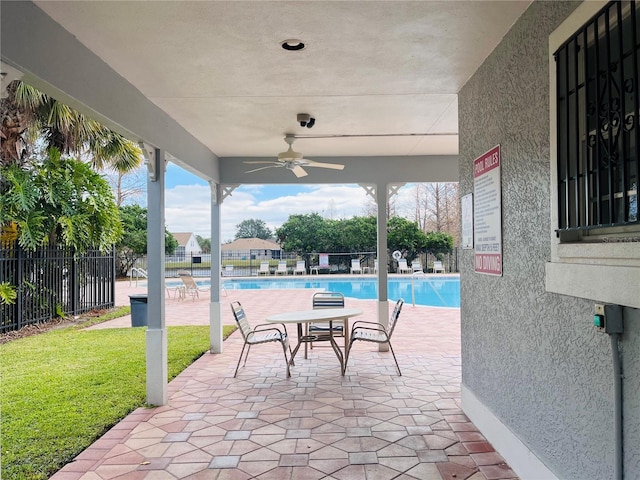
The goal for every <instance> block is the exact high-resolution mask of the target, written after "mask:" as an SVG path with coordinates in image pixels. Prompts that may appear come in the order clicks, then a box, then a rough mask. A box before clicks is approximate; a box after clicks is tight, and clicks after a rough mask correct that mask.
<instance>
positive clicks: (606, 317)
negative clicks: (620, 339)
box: [593, 303, 623, 333]
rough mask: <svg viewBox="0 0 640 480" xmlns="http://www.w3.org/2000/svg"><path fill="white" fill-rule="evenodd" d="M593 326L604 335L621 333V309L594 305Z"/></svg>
mask: <svg viewBox="0 0 640 480" xmlns="http://www.w3.org/2000/svg"><path fill="white" fill-rule="evenodd" d="M593 325H594V326H595V327H596V328H597V329H598V330H599V331H601V332H604V333H622V331H623V328H622V307H621V306H620V305H608V304H600V303H596V305H595V312H594V314H593Z"/></svg>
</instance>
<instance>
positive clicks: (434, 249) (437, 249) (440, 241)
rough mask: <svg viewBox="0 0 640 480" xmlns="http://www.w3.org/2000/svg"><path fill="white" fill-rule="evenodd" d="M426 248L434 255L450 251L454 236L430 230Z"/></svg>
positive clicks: (427, 235)
mask: <svg viewBox="0 0 640 480" xmlns="http://www.w3.org/2000/svg"><path fill="white" fill-rule="evenodd" d="M426 237H427V238H426V245H425V249H426V250H427V251H428V252H431V253H433V254H434V255H439V254H441V253H447V252H450V251H451V249H452V248H453V237H452V236H451V235H449V234H448V233H445V232H428V233H427V234H426Z"/></svg>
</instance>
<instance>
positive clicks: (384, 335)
mask: <svg viewBox="0 0 640 480" xmlns="http://www.w3.org/2000/svg"><path fill="white" fill-rule="evenodd" d="M402 305H404V300H403V299H402V298H401V299H399V300H398V301H397V302H396V306H395V308H394V309H393V313H392V314H391V318H390V319H389V325H388V326H387V327H386V328H385V327H384V325H382V324H381V323H378V322H365V321H362V320H360V321H357V322H354V323H353V325H352V326H351V334H350V335H349V348H347V358H346V359H345V361H344V369H345V371H346V370H347V364H348V363H349V355H350V354H351V349H352V347H353V342H356V341H358V340H362V341H364V342H373V343H388V344H389V350H391V355H393V360H394V361H395V362H396V368H397V369H398V375H400V376H402V372H401V371H400V366H399V365H398V359H397V358H396V354H395V353H394V351H393V347H392V346H391V335H393V330H394V329H395V327H396V323H397V322H398V317H399V316H400V311H401V310H402Z"/></svg>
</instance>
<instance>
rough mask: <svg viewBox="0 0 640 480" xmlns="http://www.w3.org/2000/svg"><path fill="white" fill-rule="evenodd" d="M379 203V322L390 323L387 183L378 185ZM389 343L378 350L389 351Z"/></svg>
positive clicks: (382, 344) (376, 195)
mask: <svg viewBox="0 0 640 480" xmlns="http://www.w3.org/2000/svg"><path fill="white" fill-rule="evenodd" d="M375 199H376V203H377V205H378V222H377V225H378V242H377V243H378V253H377V255H378V322H380V323H381V324H382V325H384V326H385V327H386V326H387V325H389V298H388V289H387V263H388V259H387V201H388V195H387V185H386V184H383V185H380V184H379V185H378V186H377V189H376V192H375ZM388 350H389V345H388V344H386V343H381V344H380V345H379V346H378V351H380V352H387V351H388Z"/></svg>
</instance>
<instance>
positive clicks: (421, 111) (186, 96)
mask: <svg viewBox="0 0 640 480" xmlns="http://www.w3.org/2000/svg"><path fill="white" fill-rule="evenodd" d="M529 3H530V2H529V1H495V2H494V1H445V2H431V1H415V2H405V1H363V2H357V1H354V2H352V1H278V2H270V1H253V2H246V1H227V2H224V1H194V2H190V1H164V2H158V1H131V2H128V1H119V2H113V1H106V2H103V1H71V2H55V1H39V2H37V4H38V6H39V7H40V8H42V9H43V10H44V11H45V12H46V13H47V14H48V15H49V16H51V17H52V18H53V19H54V20H55V21H57V22H58V23H60V24H61V25H62V26H63V27H64V28H65V29H67V30H68V31H69V32H71V33H72V34H73V35H75V36H76V37H77V38H78V39H79V40H80V41H81V42H82V43H84V44H85V45H86V46H87V47H88V48H90V49H91V50H92V51H93V52H95V53H96V54H97V55H98V56H99V57H101V58H102V59H103V60H104V61H105V62H106V63H108V64H109V65H110V66H111V67H112V68H113V69H114V70H116V71H117V72H118V73H119V74H120V75H122V76H123V77H124V78H125V79H127V80H128V81H129V82H130V83H131V84H133V85H134V86H135V87H136V88H138V89H139V90H140V91H141V92H142V93H143V94H144V95H146V96H147V97H148V98H149V99H151V100H152V101H153V102H155V103H156V104H157V105H158V106H159V107H160V108H162V109H163V110H165V111H166V112H167V113H168V114H169V115H170V116H171V117H173V118H174V119H176V120H177V121H178V122H179V123H180V124H181V125H182V126H184V127H185V128H186V129H187V130H188V131H189V132H191V133H192V134H193V135H194V136H195V137H196V138H197V139H199V140H200V141H201V142H202V143H204V144H205V145H207V146H208V147H209V148H210V149H211V150H212V152H214V153H215V154H216V155H218V156H220V157H228V156H232V157H239V156H240V157H247V156H272V155H275V154H276V153H277V152H279V151H282V150H285V149H286V144H285V143H284V141H283V137H284V134H285V133H293V134H296V135H297V136H334V135H346V136H349V135H358V136H357V137H348V138H344V137H340V138H314V139H302V138H301V139H299V140H298V141H297V142H296V150H299V151H301V152H303V153H304V154H305V156H310V157H313V156H351V155H357V156H361V155H362V156H364V155H366V156H369V155H425V154H426V155H430V154H457V152H458V145H457V143H458V142H457V130H458V127H457V124H458V120H457V110H458V106H457V92H458V91H459V89H460V88H461V87H462V85H464V83H465V82H466V80H467V79H468V78H469V77H470V76H471V75H472V74H473V72H474V71H475V70H476V69H477V68H478V66H479V65H480V64H481V63H482V61H483V60H484V59H485V58H486V57H487V56H488V54H489V53H490V52H491V51H492V50H493V48H494V47H495V46H496V45H497V43H498V42H499V41H500V39H501V38H502V37H503V36H504V34H505V33H506V32H507V31H508V29H509V28H510V26H511V25H512V24H513V23H514V22H515V20H516V19H517V18H518V17H519V16H520V15H521V14H522V12H523V11H524V10H525V9H526V8H527V7H528V5H529ZM289 38H297V39H300V40H302V41H303V42H304V43H305V44H306V45H307V47H306V48H305V49H304V50H302V51H297V52H288V51H285V50H283V49H282V48H281V47H280V42H281V41H283V40H285V39H289ZM301 112H304V113H309V114H311V115H312V116H314V117H315V118H316V124H315V126H314V127H313V128H312V129H308V128H303V127H300V126H299V125H298V123H297V122H296V114H297V113H301ZM411 134H414V135H411ZM415 134H420V135H415ZM360 135H362V136H360ZM368 135H384V136H374V137H368Z"/></svg>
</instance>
